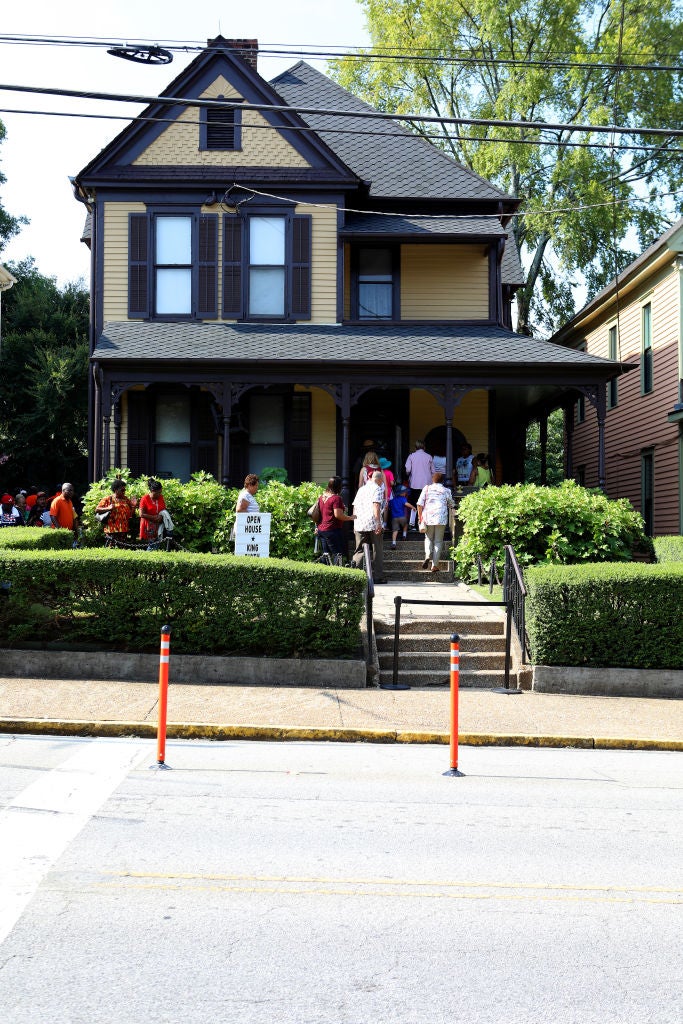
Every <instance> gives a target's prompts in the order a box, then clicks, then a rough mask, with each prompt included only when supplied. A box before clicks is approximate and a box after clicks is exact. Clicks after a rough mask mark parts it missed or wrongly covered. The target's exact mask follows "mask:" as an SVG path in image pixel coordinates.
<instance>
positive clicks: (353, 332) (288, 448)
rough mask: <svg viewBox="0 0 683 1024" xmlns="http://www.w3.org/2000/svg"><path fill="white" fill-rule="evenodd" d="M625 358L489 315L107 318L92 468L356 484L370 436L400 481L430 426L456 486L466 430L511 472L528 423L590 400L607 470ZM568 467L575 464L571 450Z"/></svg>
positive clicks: (99, 357) (97, 368) (500, 476)
mask: <svg viewBox="0 0 683 1024" xmlns="http://www.w3.org/2000/svg"><path fill="white" fill-rule="evenodd" d="M155 353H157V355H156V356H155V355H154V354H155ZM625 368H626V367H624V366H621V365H620V364H618V363H615V362H611V361H609V360H604V359H599V358H597V357H594V356H588V355H586V354H585V353H582V352H578V351H574V350H571V349H566V348H560V347H558V346H555V345H551V344H550V343H548V342H543V341H539V340H537V339H533V338H526V337H523V336H521V335H517V334H513V333H512V332H510V331H507V330H505V329H503V328H499V327H491V326H475V325H461V326H443V325H438V326H433V325H409V326H402V325H399V326H396V325H391V326H389V325H387V326H383V325H378V326H372V327H370V326H368V327H365V326H363V327H344V326H337V325H329V326H327V325H321V326H315V325H310V326H309V325H306V326H302V325H300V324H299V325H296V326H294V325H291V326H290V325H254V324H206V323H203V324H192V323H187V324H186V323H168V324H152V323H150V324H140V323H130V322H127V323H113V324H108V325H107V326H106V327H105V330H104V332H103V334H102V335H101V336H100V338H99V340H98V344H97V347H96V349H95V352H94V354H93V357H92V371H93V376H92V379H93V394H92V410H93V412H92V420H91V422H92V432H91V475H92V477H93V478H98V477H100V476H102V475H103V474H104V473H106V472H107V471H108V470H109V469H111V468H112V467H114V466H116V467H119V466H122V465H126V464H127V465H129V466H130V468H131V469H132V470H133V471H134V472H139V473H146V472H157V473H158V474H159V473H160V469H159V467H160V466H163V465H165V464H168V465H169V467H171V468H169V470H168V472H167V475H173V472H172V467H173V466H174V465H175V466H179V465H182V466H183V467H185V469H186V470H187V471H189V472H194V471H196V470H199V469H204V470H206V471H209V472H212V473H214V474H215V475H217V476H218V477H219V478H220V480H221V482H222V483H223V484H224V485H225V486H230V485H234V484H239V483H241V480H242V479H243V478H244V475H245V473H246V472H258V471H259V469H261V468H263V466H264V465H266V464H267V465H271V466H272V465H279V466H283V467H284V468H286V469H287V470H288V475H289V477H290V480H291V481H292V482H298V481H299V480H301V479H315V480H318V481H319V482H322V481H323V480H325V479H326V478H327V477H328V476H330V475H332V474H333V473H339V475H340V476H341V477H342V480H343V484H344V488H345V490H346V491H347V492H348V491H349V490H352V489H353V487H354V483H355V481H354V479H353V477H354V473H353V468H354V462H355V460H356V458H357V454H358V450H359V448H360V446H361V443H362V441H363V440H365V439H373V440H376V441H377V445H378V447H379V448H380V449H381V453H382V454H384V455H385V456H386V457H388V458H389V459H390V460H391V461H392V463H393V465H394V467H395V475H397V476H398V475H399V474H400V473H401V471H402V467H403V463H404V461H405V458H406V456H407V455H408V453H409V452H410V451H411V450H412V445H413V443H414V441H415V439H416V438H417V437H421V438H423V439H427V440H428V441H429V442H430V446H432V447H434V448H435V451H436V446H437V445H438V446H439V447H440V448H442V451H439V452H437V454H443V455H444V456H445V458H446V466H447V470H446V472H447V478H448V481H449V482H451V481H452V472H453V466H454V462H455V459H456V458H457V455H458V453H459V445H460V443H461V442H462V440H463V439H466V440H468V441H469V442H470V443H471V444H472V445H473V448H474V449H475V451H477V450H485V451H487V452H488V453H489V455H490V458H491V464H492V465H493V467H494V469H495V473H496V479H497V481H498V482H501V483H502V482H510V483H515V482H518V481H520V480H522V479H523V466H524V447H525V432H526V427H527V424H528V422H530V421H531V420H533V419H538V418H541V421H543V417H544V416H545V415H547V413H548V412H549V411H550V410H551V409H553V408H557V407H560V406H563V407H565V408H566V409H573V405H574V402H575V401H576V400H577V397H579V396H582V397H583V398H584V400H585V401H586V403H587V404H588V405H589V406H590V407H592V409H593V411H594V414H595V416H596V418H597V424H598V438H599V443H598V450H597V452H596V460H597V463H598V475H599V477H600V478H601V479H603V478H604V424H605V407H606V384H607V381H608V380H609V379H610V378H611V377H612V376H614V375H616V374H617V373H619V372H623V370H624V369H625ZM160 396H161V397H160ZM174 396H176V397H175V398H174ZM174 410H175V412H174ZM571 422H572V417H571V416H568V417H567V423H568V427H569V426H570V424H571ZM567 437H568V440H569V441H570V440H571V430H570V429H568V431H567ZM164 459H165V460H166V463H164ZM264 459H266V460H268V461H267V462H264V461H263V460H264ZM174 460H175V461H174ZM567 462H568V466H567V467H566V471H567V473H568V474H569V473H570V472H571V451H570V448H569V449H568V458H567ZM131 463H133V465H131ZM600 467H602V469H600ZM161 475H163V473H162V474H161Z"/></svg>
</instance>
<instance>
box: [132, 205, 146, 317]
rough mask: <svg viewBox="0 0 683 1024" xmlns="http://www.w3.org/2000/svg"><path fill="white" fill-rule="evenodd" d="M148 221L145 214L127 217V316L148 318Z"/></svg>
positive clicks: (134, 214) (133, 214)
mask: <svg viewBox="0 0 683 1024" xmlns="http://www.w3.org/2000/svg"><path fill="white" fill-rule="evenodd" d="M148 261H149V221H148V217H147V214H146V213H131V214H129V217H128V316H130V317H148V316H149V268H148Z"/></svg>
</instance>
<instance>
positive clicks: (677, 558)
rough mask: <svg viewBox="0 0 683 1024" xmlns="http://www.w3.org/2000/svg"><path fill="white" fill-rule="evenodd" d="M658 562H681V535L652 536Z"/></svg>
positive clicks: (682, 544)
mask: <svg viewBox="0 0 683 1024" xmlns="http://www.w3.org/2000/svg"><path fill="white" fill-rule="evenodd" d="M653 543H654V546H655V555H656V557H657V561H658V562H683V537H678V536H670V537H653Z"/></svg>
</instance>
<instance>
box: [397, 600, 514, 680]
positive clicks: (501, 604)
mask: <svg viewBox="0 0 683 1024" xmlns="http://www.w3.org/2000/svg"><path fill="white" fill-rule="evenodd" d="M402 604H439V605H473V604H476V602H475V601H435V600H427V599H422V598H419V599H418V598H413V597H411V598H405V597H401V596H400V595H397V596H396V597H395V598H394V608H395V615H394V664H393V675H392V682H391V684H388V683H385V684H384V685H380V689H381V690H409V689H410V687H409V686H407V685H406V684H405V683H404V684H400V683H399V681H398V656H399V640H400V634H401V605H402ZM487 604H490V605H493V606H499V607H503V608H505V690H506V691H507V692H516V691H512V690H511V689H510V661H511V658H510V622H511V619H512V604H511V602H509V601H488V602H487Z"/></svg>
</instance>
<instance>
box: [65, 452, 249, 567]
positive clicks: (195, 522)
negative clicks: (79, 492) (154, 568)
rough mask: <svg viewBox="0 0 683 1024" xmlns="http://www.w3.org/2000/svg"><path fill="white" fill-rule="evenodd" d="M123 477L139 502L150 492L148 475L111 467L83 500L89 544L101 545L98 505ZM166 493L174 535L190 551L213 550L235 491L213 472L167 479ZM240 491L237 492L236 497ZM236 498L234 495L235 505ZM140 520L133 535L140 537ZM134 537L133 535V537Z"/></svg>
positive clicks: (102, 533)
mask: <svg viewBox="0 0 683 1024" xmlns="http://www.w3.org/2000/svg"><path fill="white" fill-rule="evenodd" d="M115 477H121V478H122V479H124V480H125V481H126V483H127V488H126V494H127V496H128V497H129V498H137V500H138V502H139V501H140V498H141V497H142V496H143V494H146V493H147V490H148V488H147V480H148V477H146V476H145V477H138V478H137V479H132V478H131V475H130V471H129V470H127V469H124V470H118V469H114V470H111V472H109V473H108V474H107V476H106V477H105V478H104V479H103V480H98V481H96V482H95V483H93V484H92V485H91V487H90V490H89V491H88V493H87V494H86V496H85V498H84V499H83V528H84V542H85V545H86V546H93V545H98V546H99V545H101V544H102V543H103V540H104V531H103V529H102V524H101V523H99V522H98V521H97V519H95V508H96V507H97V504H98V502H100V501H101V500H102V498H104V497H107V496H109V495H110V494H111V483H112V480H114V478H115ZM162 483H163V492H162V493H163V495H164V500H165V502H166V505H167V507H168V510H169V512H170V514H171V517H172V519H173V525H174V527H175V529H174V537H175V538H176V539H177V540H178V541H179V543H180V544H182V546H183V547H184V548H187V550H188V551H211V549H212V547H213V543H214V540H213V538H214V534H215V532H216V530H217V529H218V528H219V527H220V526H221V524H222V523H223V520H224V518H225V514H226V512H227V510H228V508H229V507H230V500H231V492H230V491H227V490H226V489H225V487H222V486H221V485H220V484H219V483H218V481H217V480H216V479H215V478H214V477H212V476H211V475H210V474H209V473H194V474H193V475H192V477H191V479H190V480H189V482H188V483H181V481H180V480H174V479H172V480H163V481H162ZM236 494H237V492H235V497H236ZM234 504H235V498H232V505H233V507H234ZM139 528H140V520H139V518H138V517H137V515H136V517H135V519H134V520H133V529H132V532H133V536H134V537H137V536H138V533H139ZM131 539H133V538H131Z"/></svg>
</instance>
